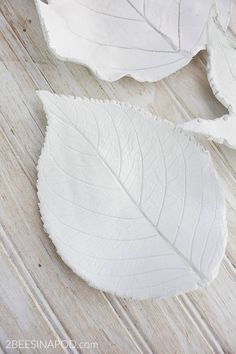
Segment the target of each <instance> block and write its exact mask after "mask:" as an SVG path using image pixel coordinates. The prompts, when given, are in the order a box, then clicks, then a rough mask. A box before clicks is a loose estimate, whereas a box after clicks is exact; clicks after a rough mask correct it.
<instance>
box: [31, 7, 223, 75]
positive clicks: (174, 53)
mask: <svg viewBox="0 0 236 354" xmlns="http://www.w3.org/2000/svg"><path fill="white" fill-rule="evenodd" d="M46 2H48V4H47V3H46ZM214 2H215V1H214V0H194V1H192V0H165V1H163V0H119V1H118V0H49V1H42V0H35V3H36V5H37V9H38V12H39V16H40V19H41V23H42V27H43V29H44V33H45V37H46V40H47V42H48V44H49V47H50V48H51V49H52V51H53V52H54V53H55V55H57V56H58V57H59V58H60V59H62V60H69V61H73V62H76V63H81V64H83V65H86V66H88V67H89V68H90V69H91V70H92V71H93V72H94V73H95V74H96V75H97V76H98V77H99V78H101V79H104V80H110V81H113V80H117V79H119V78H120V77H122V76H125V75H129V76H132V77H133V78H135V79H137V80H140V81H156V80H160V79H162V78H163V77H165V76H168V75H170V74H171V73H173V72H175V71H177V70H178V69H180V68H181V67H183V66H184V65H186V64H187V63H188V62H189V61H190V60H191V58H192V57H193V56H194V55H195V54H196V53H197V52H198V51H199V50H201V49H203V48H205V45H206V31H205V29H206V23H207V19H208V14H209V11H210V9H211V6H212V4H213V3H214ZM216 3H217V9H218V11H219V13H220V19H221V23H222V25H223V26H224V27H226V26H227V24H228V20H229V14H230V0H216Z"/></svg>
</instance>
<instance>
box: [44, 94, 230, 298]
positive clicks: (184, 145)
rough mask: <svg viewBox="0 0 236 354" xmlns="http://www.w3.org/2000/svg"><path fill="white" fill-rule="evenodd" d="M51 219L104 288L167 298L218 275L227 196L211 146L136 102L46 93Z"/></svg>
mask: <svg viewBox="0 0 236 354" xmlns="http://www.w3.org/2000/svg"><path fill="white" fill-rule="evenodd" d="M39 96H40V98H41V100H42V102H43V105H44V109H45V111H46V114H47V117H48V128H47V134H46V140H45V145H44V148H43V150H42V154H41V157H40V160H39V165H38V196H39V200H40V210H41V215H42V219H43V222H44V225H45V229H46V230H47V232H48V234H49V236H50V238H51V239H52V241H53V242H54V244H55V245H56V248H57V251H58V253H59V254H60V256H61V257H62V258H63V260H64V261H65V263H66V264H68V265H69V266H70V267H71V268H72V269H73V271H74V272H75V273H77V274H78V275H79V276H81V277H82V278H83V279H85V280H86V281H88V283H89V284H90V285H92V286H94V287H96V288H99V289H102V290H105V291H108V292H110V293H113V294H117V295H119V296H124V297H133V298H148V297H158V298H162V297H166V296H170V295H175V294H179V293H183V292H186V291H190V290H193V289H197V288H198V287H202V286H205V285H206V284H208V283H209V282H210V281H212V280H213V279H214V278H215V277H216V275H217V272H218V268H219V265H220V261H221V259H222V257H223V254H224V249H225V244H226V237H227V227H226V221H225V202H224V197H223V195H222V192H221V190H220V187H219V184H218V180H217V177H216V173H215V170H214V167H213V165H212V161H211V158H210V155H209V153H207V152H205V151H204V150H203V149H202V148H201V146H199V145H197V144H196V142H195V141H193V140H192V139H190V138H189V137H187V136H186V135H184V133H183V132H181V131H180V130H179V129H176V128H175V127H174V126H173V125H172V124H170V123H168V122H166V121H161V120H159V119H157V118H155V117H153V116H152V115H151V114H148V113H145V112H143V111H141V110H139V109H137V108H133V107H131V106H130V105H128V104H118V103H114V102H109V101H105V102H102V101H97V100H88V99H81V98H73V97H65V96H57V95H54V94H50V93H48V92H40V93H39Z"/></svg>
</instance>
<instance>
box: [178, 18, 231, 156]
mask: <svg viewBox="0 0 236 354" xmlns="http://www.w3.org/2000/svg"><path fill="white" fill-rule="evenodd" d="M208 53H209V56H208V80H209V83H210V85H211V88H212V91H213V93H214V94H215V96H216V97H217V98H218V100H219V101H220V102H221V103H222V104H223V105H224V106H225V107H226V108H227V109H228V111H229V114H226V115H224V116H223V117H219V118H216V119H213V120H211V119H209V120H206V119H195V120H192V121H190V122H187V123H184V124H183V125H182V127H183V128H184V129H185V130H187V131H190V132H193V133H198V134H203V135H205V136H207V137H208V138H209V139H210V140H214V141H215V142H217V143H220V144H226V145H227V146H229V147H231V148H233V149H236V42H234V41H233V40H232V39H231V38H230V37H229V35H228V34H227V33H225V31H224V30H223V28H222V26H221V25H220V22H219V18H218V16H217V14H216V12H215V11H212V16H211V17H210V20H209V25H208Z"/></svg>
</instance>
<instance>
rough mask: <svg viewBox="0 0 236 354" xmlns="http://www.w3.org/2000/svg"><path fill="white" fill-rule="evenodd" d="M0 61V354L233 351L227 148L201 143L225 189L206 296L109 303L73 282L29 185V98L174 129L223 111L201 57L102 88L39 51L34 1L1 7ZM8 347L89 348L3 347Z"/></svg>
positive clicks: (35, 139)
mask: <svg viewBox="0 0 236 354" xmlns="http://www.w3.org/2000/svg"><path fill="white" fill-rule="evenodd" d="M230 31H231V34H232V35H235V33H236V0H234V4H233V14H232V20H231V25H230ZM235 38H236V36H235ZM0 58H1V60H0V199H1V204H0V238H1V247H0V252H1V257H0V296H1V307H0V318H1V329H0V343H1V349H0V352H1V350H2V352H9V353H18V352H22V353H35V352H40V353H44V352H47V353H52V352H53V353H61V352H67V353H71V352H72V353H77V352H82V353H106V354H110V353H128V354H130V353H140V352H141V353H145V354H146V353H161V354H162V353H171V354H172V353H178V354H179V353H188V354H189V353H197V354H200V353H236V285H235V280H236V151H233V150H230V149H228V148H226V147H224V146H220V145H216V144H214V143H209V142H206V141H205V140H204V139H201V141H202V142H203V143H204V145H205V147H206V148H207V149H209V150H210V152H211V154H212V157H213V160H214V163H215V166H216V168H217V170H218V173H219V175H220V178H221V181H222V185H223V187H224V188H225V191H226V197H227V219H228V226H229V239H228V245H227V251H226V256H225V257H224V260H223V263H222V266H221V269H220V274H219V276H218V278H217V279H216V280H215V281H214V282H213V284H212V285H211V286H210V287H209V288H208V289H206V290H201V291H196V292H192V293H189V294H188V295H182V296H178V297H175V298H171V299H168V300H161V301H158V300H146V301H132V300H123V299H119V298H116V297H115V296H112V295H109V294H105V293H103V292H100V291H98V290H95V289H92V288H90V287H89V286H88V285H87V284H86V283H85V282H84V281H82V280H81V279H80V278H79V277H77V276H76V275H75V274H73V272H72V271H71V270H70V269H69V268H68V267H67V266H66V265H65V264H64V263H63V262H62V261H61V259H60V258H59V257H58V255H57V254H56V251H55V248H54V246H53V244H52V243H51V241H50V240H49V238H48V236H47V235H46V233H45V232H44V230H43V226H42V222H41V219H40V215H39V210H38V205H37V203H38V201H37V196H36V188H35V185H36V178H37V176H36V164H37V160H38V157H39V154H40V149H41V147H42V144H43V140H44V135H45V127H46V117H45V115H44V113H43V109H42V106H41V104H40V102H39V99H38V98H37V97H36V94H35V90H38V89H44V90H49V91H53V92H56V93H62V94H69V95H78V96H87V97H96V98H111V99H116V100H122V101H129V102H131V103H133V104H135V105H141V106H143V107H144V108H145V109H147V110H149V111H151V112H152V113H156V114H158V115H160V116H162V117H164V118H167V119H169V120H172V121H174V122H176V123H179V122H183V121H187V120H189V119H191V118H194V117H203V118H206V117H210V118H213V117H216V116H219V115H222V113H223V112H224V108H223V107H222V106H221V104H220V103H219V102H217V100H216V99H215V97H214V96H213V94H212V92H211V90H210V88H209V84H208V82H207V78H206V53H205V52H202V53H200V54H199V55H198V56H197V57H196V58H195V59H194V60H193V61H192V62H191V63H190V64H189V65H188V66H187V67H186V68H184V69H183V70H181V71H179V72H178V73H176V74H174V75H172V76H171V77H169V78H167V79H165V80H163V81H161V82H159V83H154V84H148V83H139V82H135V81H134V80H132V79H129V78H125V79H122V80H119V81H117V82H115V83H108V82H103V81H100V80H97V79H96V78H95V77H94V76H93V75H92V74H91V73H90V72H89V71H88V70H87V69H85V68H83V67H82V66H80V65H75V64H70V63H63V62H60V61H58V60H57V59H56V58H55V57H53V56H52V55H51V54H50V53H49V51H48V49H47V47H46V44H45V41H44V38H43V35H42V31H41V28H40V25H39V19H38V16H37V13H36V10H35V6H34V3H33V0H1V1H0ZM235 99H236V97H235ZM235 133H236V132H235ZM13 339H15V340H19V339H29V340H38V341H39V340H42V341H46V342H48V341H50V340H51V341H55V340H67V341H69V340H76V341H77V344H79V346H83V343H85V342H88V343H89V344H90V349H86V348H77V349H74V348H68V349H66V348H64V349H61V348H59V347H58V348H57V349H52V348H51V349H48V350H46V349H43V348H41V349H40V348H38V349H37V348H36V349H33V348H31V349H26V348H25V349H14V350H13V349H11V350H10V349H7V348H6V344H7V340H13ZM81 343H82V344H81ZM93 343H95V344H94V346H93ZM96 343H97V344H96ZM85 345H86V344H85Z"/></svg>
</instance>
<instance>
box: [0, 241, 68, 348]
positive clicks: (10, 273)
mask: <svg viewBox="0 0 236 354" xmlns="http://www.w3.org/2000/svg"><path fill="white" fill-rule="evenodd" d="M0 269H1V272H0V299H1V302H0V312H1V319H0V322H1V330H0V342H1V347H2V349H3V350H4V351H6V352H7V353H16V352H21V350H20V349H18V350H13V349H14V347H13V349H12V347H11V346H12V345H13V346H14V345H17V344H18V343H19V342H18V343H9V341H13V340H16V341H19V340H25V339H27V340H29V341H35V342H34V344H35V345H36V348H33V347H32V345H33V342H32V344H31V343H28V344H27V343H26V344H27V345H30V346H31V349H29V350H30V352H31V353H40V352H41V350H40V347H39V346H40V340H41V341H43V342H44V343H45V344H46V345H48V344H49V343H50V341H52V343H57V342H56V341H58V340H59V337H58V336H56V335H55V333H54V332H53V330H52V329H51V328H50V326H49V325H48V323H47V320H45V318H44V317H43V316H42V314H41V313H40V311H39V309H38V308H37V306H36V304H35V302H34V300H33V299H32V297H31V294H29V293H28V292H27V291H26V289H25V287H24V280H23V281H22V279H21V277H20V275H19V274H18V270H17V268H16V267H15V266H14V265H13V264H12V262H11V259H10V258H9V256H8V254H7V253H6V252H5V251H4V249H3V248H2V247H1V246H0ZM19 344H20V343H19ZM19 344H18V345H19ZM21 345H24V343H21ZM53 345H55V344H53ZM37 346H38V348H37ZM56 350H57V352H58V353H66V352H68V353H69V352H71V351H69V350H63V349H62V348H61V347H57V349H56Z"/></svg>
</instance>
